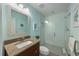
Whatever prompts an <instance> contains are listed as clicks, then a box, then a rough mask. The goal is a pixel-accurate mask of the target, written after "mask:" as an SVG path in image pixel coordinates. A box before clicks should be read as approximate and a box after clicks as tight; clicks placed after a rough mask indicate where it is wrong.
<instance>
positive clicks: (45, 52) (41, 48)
mask: <svg viewBox="0 0 79 59" xmlns="http://www.w3.org/2000/svg"><path fill="white" fill-rule="evenodd" d="M40 54H42V55H48V54H49V49H48V48H47V47H45V46H40Z"/></svg>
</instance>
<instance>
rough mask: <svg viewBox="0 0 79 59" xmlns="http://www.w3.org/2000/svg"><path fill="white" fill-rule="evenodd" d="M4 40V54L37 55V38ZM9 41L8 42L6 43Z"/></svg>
mask: <svg viewBox="0 0 79 59" xmlns="http://www.w3.org/2000/svg"><path fill="white" fill-rule="evenodd" d="M13 41H14V42H11V40H9V41H6V42H4V43H5V44H4V49H5V55H6V56H39V40H38V39H35V38H28V39H24V40H21V39H19V38H18V39H17V40H13ZM7 42H9V43H7Z"/></svg>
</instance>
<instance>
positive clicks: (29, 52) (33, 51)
mask: <svg viewBox="0 0 79 59" xmlns="http://www.w3.org/2000/svg"><path fill="white" fill-rule="evenodd" d="M16 56H39V42H38V43H37V44H35V45H33V46H31V47H30V48H28V49H26V50H24V51H22V52H21V53H19V54H17V55H16Z"/></svg>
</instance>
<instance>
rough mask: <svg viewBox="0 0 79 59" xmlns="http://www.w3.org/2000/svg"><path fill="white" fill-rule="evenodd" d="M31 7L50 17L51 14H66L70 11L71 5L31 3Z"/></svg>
mask: <svg viewBox="0 0 79 59" xmlns="http://www.w3.org/2000/svg"><path fill="white" fill-rule="evenodd" d="M31 5H32V6H33V7H34V8H36V9H37V10H38V11H40V12H41V13H42V14H44V15H45V16H46V15H50V14H51V13H59V12H65V11H67V10H68V7H69V5H70V4H69V3H31Z"/></svg>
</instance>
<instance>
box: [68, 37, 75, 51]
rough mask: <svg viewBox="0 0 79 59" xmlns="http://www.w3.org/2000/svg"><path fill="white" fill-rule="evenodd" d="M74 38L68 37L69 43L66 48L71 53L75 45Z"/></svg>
mask: <svg viewBox="0 0 79 59" xmlns="http://www.w3.org/2000/svg"><path fill="white" fill-rule="evenodd" d="M75 40H76V39H75V38H74V37H69V42H68V47H69V49H70V51H71V52H73V50H74V43H75Z"/></svg>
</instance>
